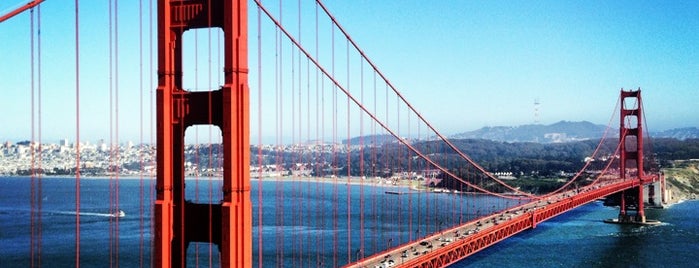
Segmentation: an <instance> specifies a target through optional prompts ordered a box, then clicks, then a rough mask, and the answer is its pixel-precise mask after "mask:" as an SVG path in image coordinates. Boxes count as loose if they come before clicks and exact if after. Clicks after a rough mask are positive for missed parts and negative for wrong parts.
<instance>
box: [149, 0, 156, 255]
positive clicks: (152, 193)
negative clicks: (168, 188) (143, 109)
mask: <svg viewBox="0 0 699 268" xmlns="http://www.w3.org/2000/svg"><path fill="white" fill-rule="evenodd" d="M148 13H149V14H148V51H149V53H148V65H149V66H148V74H149V76H148V77H149V87H148V88H149V89H150V90H149V91H148V92H150V94H149V96H150V98H149V101H148V103H149V104H150V108H149V111H150V114H149V118H150V124H148V125H149V126H150V135H149V136H150V142H149V146H148V147H149V148H153V141H154V140H155V137H154V135H155V132H154V131H153V126H154V125H155V124H154V123H153V118H154V114H155V112H153V111H154V106H153V104H154V103H155V101H153V92H154V91H155V86H154V85H153V75H152V74H153V73H154V70H153V1H148ZM151 163H152V160H151ZM148 176H149V177H150V185H149V187H148V189H150V190H149V195H148V196H149V199H148V200H149V204H154V203H155V202H154V199H155V198H154V197H155V187H154V184H153V183H154V181H155V178H154V177H153V174H152V173H151V172H149V175H148ZM150 214H151V215H150V216H151V217H150V218H151V219H155V209H151V213H150ZM150 230H151V233H153V234H154V233H155V225H154V224H152V223H151V227H150ZM150 244H151V248H154V247H153V245H154V244H155V240H154V239H151V243H150ZM154 254H155V250H150V260H151V266H153V261H154V259H155V258H153V256H154Z"/></svg>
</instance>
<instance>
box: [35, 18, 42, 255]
mask: <svg viewBox="0 0 699 268" xmlns="http://www.w3.org/2000/svg"><path fill="white" fill-rule="evenodd" d="M36 11H37V12H36V13H37V16H36V17H37V18H36V22H37V28H36V39H37V40H36V41H37V42H36V48H37V54H36V56H37V57H36V60H37V66H36V70H37V77H36V82H37V106H38V108H37V112H38V113H39V115H38V124H37V128H38V132H37V134H38V137H37V138H38V142H39V170H42V172H41V173H39V177H38V180H37V204H38V207H37V210H38V211H37V217H36V220H37V221H36V223H37V225H36V228H37V229H36V235H37V238H36V241H37V242H36V252H35V254H36V258H37V260H36V264H37V266H39V267H41V241H42V238H41V237H42V220H41V208H42V202H43V187H42V185H41V182H42V179H43V177H42V176H43V174H44V172H43V168H42V162H43V148H42V140H43V139H42V137H41V125H42V119H41V118H42V116H41V6H38V7H36Z"/></svg>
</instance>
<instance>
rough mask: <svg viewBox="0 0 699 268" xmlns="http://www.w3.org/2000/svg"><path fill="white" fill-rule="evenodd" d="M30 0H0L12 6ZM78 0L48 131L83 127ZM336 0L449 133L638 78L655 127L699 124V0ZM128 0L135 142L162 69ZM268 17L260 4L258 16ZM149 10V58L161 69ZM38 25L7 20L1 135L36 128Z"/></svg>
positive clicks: (564, 115) (87, 104) (95, 61)
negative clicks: (33, 76) (33, 36)
mask: <svg viewBox="0 0 699 268" xmlns="http://www.w3.org/2000/svg"><path fill="white" fill-rule="evenodd" d="M21 2H23V1H20V0H3V1H0V12H3V13H5V12H7V11H8V10H9V9H10V8H12V7H14V6H16V5H17V3H21ZM146 2H147V1H146ZM72 3H73V2H72V1H62V0H47V1H46V2H45V3H44V4H42V9H41V12H42V32H41V38H42V47H41V49H42V77H43V78H42V81H41V83H42V94H43V95H42V102H43V105H42V109H43V110H42V118H43V120H44V121H43V126H42V129H43V130H42V135H43V139H44V140H49V141H51V140H54V141H55V140H58V139H61V138H69V139H73V138H74V136H75V127H74V116H75V113H74V109H75V105H74V100H75V95H74V80H75V73H74V69H75V65H74V61H75V58H74V57H75V56H74V49H75V47H74V42H73V40H74V24H73V21H74V17H73V16H74V15H73V5H72ZM251 3H252V2H251ZM264 3H270V5H278V4H277V2H276V1H264ZM148 5H149V3H144V7H143V8H144V18H147V16H148V12H149V11H148V8H149V6H148ZM309 5H310V4H309ZM326 5H327V6H328V8H329V9H330V10H331V12H333V13H334V15H335V17H336V18H337V19H338V21H339V22H340V23H341V24H342V25H343V26H344V27H345V28H346V29H347V31H348V32H349V33H350V35H352V37H353V38H354V39H355V40H356V41H357V43H358V44H359V46H361V48H362V49H363V50H364V52H366V54H367V55H368V56H369V57H370V58H371V59H372V61H373V62H374V63H376V64H377V65H378V66H379V68H380V69H381V70H382V72H384V74H386V75H387V77H388V78H389V79H390V80H391V82H392V83H393V84H394V85H396V86H397V88H398V89H399V90H400V91H401V92H402V93H403V94H404V95H405V97H406V98H407V99H408V100H409V101H410V102H411V103H412V104H413V105H414V106H415V107H416V108H417V109H418V110H419V111H420V112H421V113H423V115H424V116H425V117H426V118H427V119H428V120H429V121H430V122H431V123H433V124H434V125H435V127H437V128H438V129H439V130H440V131H442V132H443V133H446V134H454V133H458V132H464V131H470V130H475V129H478V128H480V127H483V126H500V125H506V126H510V125H521V124H530V123H533V122H534V121H535V118H534V102H535V100H536V99H538V100H539V102H540V108H539V118H538V120H539V121H540V122H541V123H543V124H551V123H555V122H557V121H561V120H568V121H582V120H587V121H591V122H593V123H597V124H606V123H607V122H608V120H609V119H610V117H611V115H612V112H613V109H614V105H615V103H616V100H617V98H618V94H619V90H620V89H621V88H624V89H636V88H639V87H640V88H641V89H642V90H643V100H644V108H645V114H646V116H647V122H648V128H649V130H651V131H660V130H665V129H669V128H677V127H699V109H698V108H697V104H699V45H697V44H699V1H447V0H445V1H412V0H407V1H388V0H382V1H370V0H352V1H327V3H326ZM107 6H108V5H107V1H82V2H81V17H80V20H81V32H80V35H81V65H80V68H81V77H82V79H81V109H82V110H83V112H82V113H81V124H82V131H81V136H82V137H83V139H87V140H91V141H96V140H97V139H100V138H105V139H106V138H108V136H109V133H110V132H109V119H110V116H109V114H108V112H96V111H99V110H100V109H102V110H104V107H108V106H109V81H110V80H109V74H110V72H109V64H108V61H109V52H108V51H109V41H108V40H109V28H108V23H109V19H108V15H109V13H108V9H107ZM118 10H119V17H118V19H119V21H118V23H119V24H118V25H119V26H118V27H119V28H118V30H119V55H118V57H116V56H115V57H114V58H115V59H118V65H119V73H118V77H119V79H118V81H119V85H118V87H119V95H120V97H119V100H120V104H119V107H120V108H119V115H120V119H119V121H120V123H119V128H120V130H119V133H120V136H122V138H121V139H122V140H134V141H137V140H138V139H139V137H138V136H139V134H138V133H139V118H140V115H139V107H140V103H139V100H140V98H139V94H143V99H144V102H145V103H144V107H145V109H146V112H148V111H147V109H149V105H150V104H149V103H148V102H149V101H150V94H151V92H152V88H154V87H155V85H154V84H152V83H155V81H152V77H153V76H152V75H149V74H147V73H146V74H144V75H143V76H141V75H140V74H139V68H140V65H139V59H140V58H139V40H138V36H139V35H138V32H139V28H138V27H139V25H138V4H137V1H120V2H119V7H118ZM256 18H257V17H256V12H255V11H254V10H253V9H252V7H251V11H250V19H251V20H256ZM310 19H312V18H309V20H310ZM145 20H146V19H144V25H143V27H144V28H143V31H144V33H143V42H144V47H143V51H144V52H143V53H144V54H145V56H144V57H145V59H144V61H143V68H144V70H149V64H150V63H149V61H148V58H147V57H148V55H149V51H150V47H149V40H150V36H149V28H148V22H147V21H145ZM251 25H255V24H254V23H251ZM253 30H254V29H251V31H253ZM29 38H30V35H29V13H28V12H25V13H24V14H21V15H18V16H16V17H14V18H12V19H10V20H8V21H6V22H4V23H1V24H0V90H1V91H2V93H3V97H2V98H0V125H1V126H2V128H1V129H0V140H2V141H4V140H20V139H28V138H29V136H30V130H29V129H30V123H29V120H30V117H29V112H30V109H29V105H30V103H31V102H30V81H31V80H30V79H29V78H30V72H29V71H30V65H29V64H30V60H29V59H30V45H29V42H30V40H29ZM199 38H201V36H199ZM153 42H156V39H153ZM251 60H252V59H251ZM153 64H156V63H155V62H154V63H153ZM141 77H143V84H142V85H143V86H141V83H140V79H141ZM113 81H115V80H113ZM195 87H201V86H195ZM141 88H143V91H140V90H141ZM141 92H142V93H141ZM107 111H108V110H107ZM147 116H148V115H146V118H145V119H144V120H145V123H144V124H145V125H144V128H145V129H146V130H148V129H149V128H150V125H148V124H149V121H148V120H150V119H149V118H148V117H147ZM614 122H616V121H614Z"/></svg>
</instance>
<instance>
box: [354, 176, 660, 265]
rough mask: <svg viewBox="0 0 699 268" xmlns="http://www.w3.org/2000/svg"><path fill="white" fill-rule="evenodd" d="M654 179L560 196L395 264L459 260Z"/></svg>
mask: <svg viewBox="0 0 699 268" xmlns="http://www.w3.org/2000/svg"><path fill="white" fill-rule="evenodd" d="M654 180H655V177H651V176H649V177H646V178H643V179H642V180H635V179H634V180H623V181H621V180H619V181H618V182H616V183H613V184H609V185H606V186H604V187H600V188H597V189H590V190H587V191H584V192H580V193H577V194H576V195H574V196H571V197H568V198H565V199H562V200H560V201H558V202H555V203H552V204H548V205H546V206H544V207H542V208H540V209H537V210H534V211H532V212H528V213H526V214H525V215H521V216H518V217H515V218H512V219H511V220H507V221H505V222H502V223H500V224H498V225H494V226H491V227H489V228H487V229H484V230H481V231H480V232H478V233H476V234H473V235H469V236H468V237H466V238H464V239H460V240H456V241H455V242H453V243H449V244H447V245H445V246H444V247H441V248H438V249H434V250H433V251H432V252H429V253H427V254H424V255H422V256H420V257H418V258H415V259H412V260H409V261H406V262H405V263H401V264H397V267H421V268H429V267H444V266H446V265H449V264H452V263H454V262H457V261H460V260H462V259H464V258H466V257H468V256H470V255H473V254H475V253H476V252H479V251H481V250H483V249H485V248H487V247H489V246H491V245H494V244H496V243H498V242H500V241H502V240H504V239H506V238H508V237H510V236H513V235H515V234H517V233H520V232H522V231H524V230H527V229H530V228H536V225H537V223H540V222H543V221H545V220H548V219H551V218H553V217H555V216H557V215H560V214H562V213H565V212H567V211H570V210H572V209H574V208H576V207H579V206H582V205H584V204H587V203H589V202H592V201H595V200H597V199H599V198H602V197H605V196H608V195H611V194H614V193H618V192H621V191H624V190H626V189H631V188H634V187H639V185H642V184H643V183H647V182H651V181H654ZM536 202H538V201H534V202H533V203H536ZM524 206H527V205H526V204H525V205H523V207H524ZM469 224H472V222H469V223H467V224H465V225H464V226H466V225H469ZM461 227H463V226H458V227H455V228H452V229H450V230H445V231H444V233H449V232H450V231H452V230H455V229H459V228H461ZM435 236H436V235H435ZM432 238H433V237H430V238H426V239H422V240H420V241H427V240H430V239H432ZM420 241H414V242H412V243H410V244H406V245H402V246H399V247H397V248H396V249H398V251H400V250H401V249H406V248H410V246H411V245H417V244H418V243H419V242H420ZM386 254H389V252H382V253H379V254H376V255H374V256H371V257H368V258H366V259H364V260H362V261H360V262H357V263H353V264H350V265H349V266H350V267H362V266H363V265H366V264H368V263H370V262H371V261H374V260H376V259H380V258H383V256H384V255H386Z"/></svg>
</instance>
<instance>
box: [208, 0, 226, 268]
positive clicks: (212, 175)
mask: <svg viewBox="0 0 699 268" xmlns="http://www.w3.org/2000/svg"><path fill="white" fill-rule="evenodd" d="M206 6H207V10H206V14H207V16H206V18H207V22H206V23H207V29H208V38H209V40H208V44H209V65H208V67H209V70H208V72H209V86H208V88H207V90H208V91H209V94H208V104H209V105H208V107H213V96H212V92H211V91H212V90H213V76H212V70H213V68H211V65H212V64H213V61H212V60H211V49H212V46H211V26H212V22H211V18H212V17H213V15H212V13H211V0H208V1H207V4H206ZM217 48H218V46H217ZM217 52H219V51H218V50H217ZM216 67H217V68H218V67H220V66H216ZM207 111H208V112H207V123H208V125H209V161H208V163H209V170H213V169H214V167H221V166H223V165H214V164H213V160H214V156H213V155H214V152H213V137H212V136H213V133H212V132H213V130H212V128H213V127H212V124H213V114H212V112H213V111H212V109H210V108H209V109H207ZM222 134H223V133H222ZM217 159H219V160H221V161H222V157H218V158H217ZM208 177H209V180H208V181H209V187H208V188H209V189H208V190H209V201H208V202H207V203H208V204H209V205H208V207H209V223H208V224H209V233H208V236H209V241H214V240H213V238H214V234H213V229H214V228H213V211H214V207H213V202H214V201H213V199H214V196H213V195H214V190H213V177H214V174H213V173H210V174H209V176H208ZM213 251H214V250H213V243H211V242H209V254H208V255H209V267H212V266H213Z"/></svg>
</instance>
